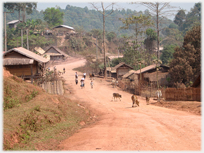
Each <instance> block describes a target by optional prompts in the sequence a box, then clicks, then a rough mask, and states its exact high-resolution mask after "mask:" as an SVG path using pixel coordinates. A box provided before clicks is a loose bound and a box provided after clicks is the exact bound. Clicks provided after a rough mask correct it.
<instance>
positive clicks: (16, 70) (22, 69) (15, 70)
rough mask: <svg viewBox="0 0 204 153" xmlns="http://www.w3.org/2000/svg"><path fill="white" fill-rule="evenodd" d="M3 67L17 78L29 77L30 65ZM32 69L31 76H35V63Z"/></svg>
mask: <svg viewBox="0 0 204 153" xmlns="http://www.w3.org/2000/svg"><path fill="white" fill-rule="evenodd" d="M4 67H5V68H6V70H8V71H9V72H10V73H11V74H13V75H16V76H18V77H21V76H31V65H10V66H4ZM32 69H33V75H35V74H36V73H37V69H38V68H37V65H36V63H35V64H33V65H32Z"/></svg>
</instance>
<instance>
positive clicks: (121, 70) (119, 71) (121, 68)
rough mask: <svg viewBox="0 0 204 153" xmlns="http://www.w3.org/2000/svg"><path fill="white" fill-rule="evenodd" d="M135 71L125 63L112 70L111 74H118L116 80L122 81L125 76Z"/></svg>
mask: <svg viewBox="0 0 204 153" xmlns="http://www.w3.org/2000/svg"><path fill="white" fill-rule="evenodd" d="M131 69H133V68H132V67H131V66H129V65H127V64H125V63H124V62H122V63H119V64H118V65H116V66H115V67H113V68H112V69H111V73H116V78H117V79H121V78H122V76H123V75H124V74H126V73H127V72H129V70H131Z"/></svg>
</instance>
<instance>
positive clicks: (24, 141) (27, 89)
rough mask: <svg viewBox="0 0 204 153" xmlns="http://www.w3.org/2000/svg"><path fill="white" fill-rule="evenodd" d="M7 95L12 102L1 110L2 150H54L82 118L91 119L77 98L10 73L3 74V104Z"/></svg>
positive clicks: (77, 125)
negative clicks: (28, 81)
mask: <svg viewBox="0 0 204 153" xmlns="http://www.w3.org/2000/svg"><path fill="white" fill-rule="evenodd" d="M16 88H17V89H21V90H16ZM6 98H7V101H9V100H8V99H9V98H11V99H13V101H14V102H13V101H12V100H10V101H11V102H12V103H15V104H14V107H9V108H8V109H5V110H4V114H3V119H4V121H3V134H4V138H3V150H19V151H20V150H57V149H58V147H57V146H58V144H59V143H60V141H62V140H64V139H66V138H68V137H69V136H71V135H72V134H73V133H75V132H76V131H77V130H78V129H80V128H82V127H83V126H82V125H80V122H81V121H84V122H85V123H86V124H89V123H90V122H92V121H91V120H90V115H91V113H90V112H89V110H88V109H87V108H85V109H84V108H82V107H79V105H77V104H78V103H77V102H73V101H70V100H69V99H68V98H67V97H64V96H58V95H50V94H48V93H46V92H45V91H44V90H42V89H41V88H39V87H37V86H34V85H32V84H29V83H26V82H24V81H23V82H21V81H18V80H17V81H16V80H14V79H12V77H10V78H4V105H5V102H6ZM17 99H18V100H17Z"/></svg>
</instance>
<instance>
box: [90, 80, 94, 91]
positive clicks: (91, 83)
mask: <svg viewBox="0 0 204 153" xmlns="http://www.w3.org/2000/svg"><path fill="white" fill-rule="evenodd" d="M90 85H91V88H92V89H93V81H92V80H91V82H90Z"/></svg>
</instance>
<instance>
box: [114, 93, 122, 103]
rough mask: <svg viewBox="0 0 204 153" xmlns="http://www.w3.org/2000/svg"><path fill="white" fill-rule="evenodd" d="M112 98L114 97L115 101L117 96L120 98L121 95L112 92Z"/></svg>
mask: <svg viewBox="0 0 204 153" xmlns="http://www.w3.org/2000/svg"><path fill="white" fill-rule="evenodd" d="M113 98H114V101H115V99H117V98H119V99H120V98H122V96H121V95H120V94H119V93H113ZM120 101H121V100H120Z"/></svg>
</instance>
